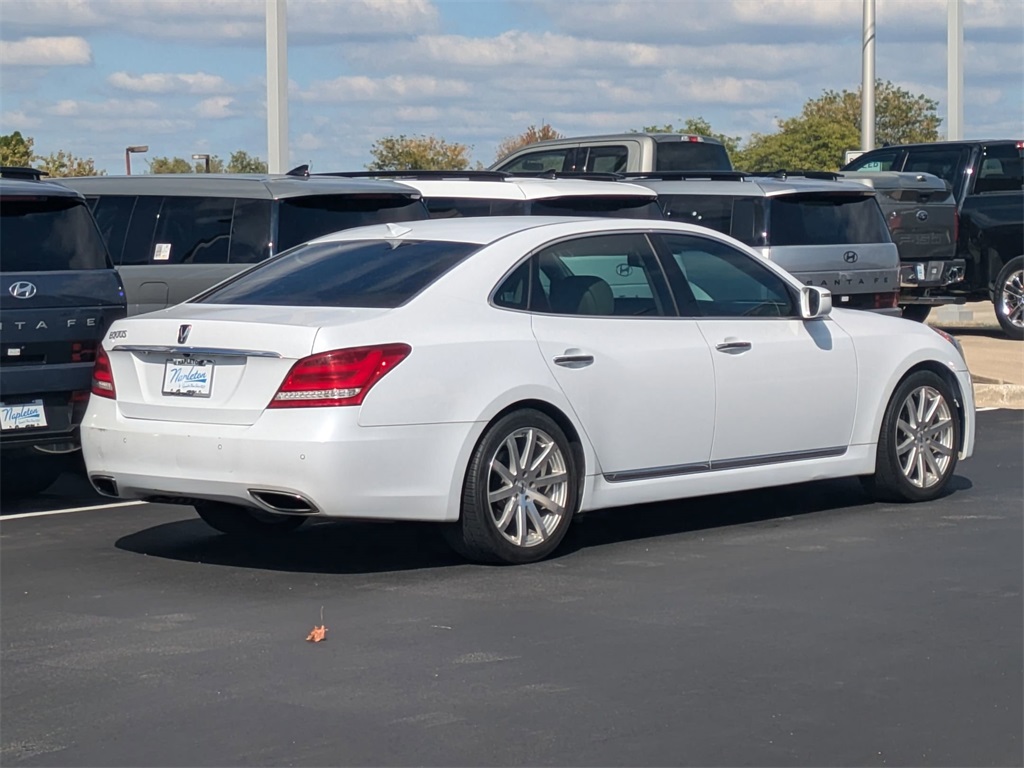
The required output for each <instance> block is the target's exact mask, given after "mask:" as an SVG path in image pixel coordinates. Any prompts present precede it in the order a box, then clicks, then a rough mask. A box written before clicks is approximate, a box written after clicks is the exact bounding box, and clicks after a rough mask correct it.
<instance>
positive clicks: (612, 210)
mask: <svg viewBox="0 0 1024 768" xmlns="http://www.w3.org/2000/svg"><path fill="white" fill-rule="evenodd" d="M530 213H531V214H533V215H534V216H601V217H606V218H608V217H610V218H617V219H663V218H664V216H663V215H662V213H661V208H659V207H658V204H657V203H656V202H655V201H654V200H652V199H651V198H649V197H640V196H623V197H596V196H594V195H577V196H570V197H552V198H549V199H547V200H534V201H533V203H532V204H531V205H530Z"/></svg>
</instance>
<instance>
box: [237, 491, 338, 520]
mask: <svg viewBox="0 0 1024 768" xmlns="http://www.w3.org/2000/svg"><path fill="white" fill-rule="evenodd" d="M249 495H250V496H251V497H252V498H253V500H255V501H256V503H258V504H259V505H260V506H261V507H263V508H264V509H268V510H270V511H271V512H277V513H278V514H281V515H315V514H317V513H319V512H320V510H319V509H317V508H316V505H315V504H313V502H311V501H310V500H309V499H307V498H306V497H305V496H303V495H302V494H299V493H287V492H285V491H268V490H263V489H260V488H250V489H249Z"/></svg>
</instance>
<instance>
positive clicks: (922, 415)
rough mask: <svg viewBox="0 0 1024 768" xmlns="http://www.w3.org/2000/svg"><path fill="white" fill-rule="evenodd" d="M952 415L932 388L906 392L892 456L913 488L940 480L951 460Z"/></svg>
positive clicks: (945, 403)
mask: <svg viewBox="0 0 1024 768" xmlns="http://www.w3.org/2000/svg"><path fill="white" fill-rule="evenodd" d="M954 436H955V430H954V425H953V414H952V412H951V411H950V408H949V404H948V403H947V402H946V398H945V397H943V396H942V393H941V392H939V391H938V390H937V389H935V388H934V387H929V386H922V387H918V388H917V389H914V390H912V391H911V392H910V394H909V395H907V398H906V400H904V401H903V405H902V406H901V407H900V412H899V418H898V419H897V421H896V457H897V461H898V463H899V466H900V470H901V471H902V472H903V476H904V477H906V479H907V480H908V481H909V482H910V484H911V485H913V486H915V487H917V488H931V487H932V486H934V485H936V484H937V483H939V482H941V480H942V479H943V477H945V473H946V471H947V470H948V468H949V464H950V462H951V461H952V460H953V453H954V450H955V447H954V445H953V439H954Z"/></svg>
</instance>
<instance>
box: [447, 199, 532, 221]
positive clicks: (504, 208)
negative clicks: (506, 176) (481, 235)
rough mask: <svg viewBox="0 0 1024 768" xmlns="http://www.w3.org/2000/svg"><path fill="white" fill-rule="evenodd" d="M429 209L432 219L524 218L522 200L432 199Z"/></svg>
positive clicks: (524, 204) (524, 207)
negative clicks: (467, 217) (462, 217)
mask: <svg viewBox="0 0 1024 768" xmlns="http://www.w3.org/2000/svg"><path fill="white" fill-rule="evenodd" d="M427 209H428V210H429V211H430V218H432V219H457V218H458V217H460V216H522V215H523V214H524V213H526V203H524V202H523V201H522V200H491V199H487V198H482V197H430V198H427Z"/></svg>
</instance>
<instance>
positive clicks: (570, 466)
mask: <svg viewBox="0 0 1024 768" xmlns="http://www.w3.org/2000/svg"><path fill="white" fill-rule="evenodd" d="M578 477H579V476H578V474H577V468H576V458H575V456H574V454H573V451H572V446H571V445H570V444H569V441H568V440H567V439H566V437H565V433H564V432H563V431H562V429H561V428H560V427H559V426H558V424H556V423H555V421H554V420H553V419H551V418H550V417H548V416H547V415H545V414H543V413H541V412H540V411H536V410H533V409H523V410H519V411H514V412H512V413H509V414H507V415H506V416H503V417H502V418H500V419H499V420H498V421H496V422H495V423H494V424H492V425H491V426H490V427H489V428H488V430H487V431H486V432H485V433H484V436H483V437H482V438H481V439H480V442H479V443H478V444H477V446H476V449H475V450H474V452H473V455H472V458H471V459H470V462H469V468H468V469H467V471H466V478H465V481H464V483H463V489H462V514H461V517H460V519H459V521H458V522H457V523H453V524H452V525H451V526H449V527H448V529H447V530H446V536H447V538H448V541H449V543H450V544H451V545H452V546H453V547H454V548H455V549H456V550H457V551H458V552H459V553H461V554H462V555H463V556H465V557H467V558H468V559H470V560H475V561H478V562H490V563H513V564H517V563H529V562H533V561H536V560H541V559H543V558H545V557H547V556H548V555H550V554H551V553H552V552H553V551H554V550H555V548H556V547H557V546H558V545H559V543H560V542H561V541H562V539H563V538H564V537H565V533H566V531H567V530H568V528H569V524H570V523H571V522H572V517H573V514H574V513H575V511H576V505H577V498H578V492H577V488H578Z"/></svg>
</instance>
